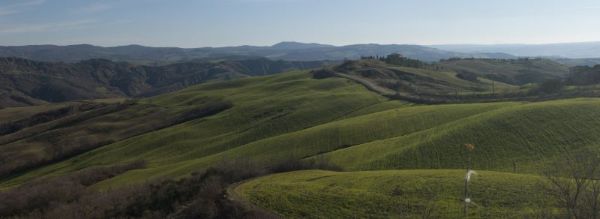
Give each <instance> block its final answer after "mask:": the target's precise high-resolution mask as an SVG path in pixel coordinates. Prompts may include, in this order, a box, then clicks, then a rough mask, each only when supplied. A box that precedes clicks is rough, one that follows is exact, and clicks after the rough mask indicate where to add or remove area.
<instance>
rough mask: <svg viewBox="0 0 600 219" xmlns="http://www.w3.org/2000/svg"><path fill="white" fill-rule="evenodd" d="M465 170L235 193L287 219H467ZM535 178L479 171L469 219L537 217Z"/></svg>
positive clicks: (278, 184) (301, 180) (281, 178)
mask: <svg viewBox="0 0 600 219" xmlns="http://www.w3.org/2000/svg"><path fill="white" fill-rule="evenodd" d="M463 177H464V170H394V171H366V172H331V171H297V172H289V173H282V174H276V175H270V176H266V177H261V178H258V179H254V180H251V181H249V182H246V183H244V184H242V185H240V186H238V187H236V188H235V190H234V192H236V193H237V194H239V195H240V196H242V197H245V198H246V199H247V200H249V201H250V202H251V203H253V204H255V205H257V206H260V207H263V208H266V209H270V210H273V211H275V212H277V213H279V214H281V215H283V216H284V217H286V218H463V212H462V210H463V208H462V202H461V197H462V195H463V194H462V192H463ZM539 182H540V179H539V178H538V177H536V176H532V175H521V174H511V173H501V172H489V171H478V174H477V175H475V176H474V178H473V179H472V181H471V186H470V189H471V197H472V201H473V202H474V203H475V204H474V205H473V206H471V208H470V214H469V216H470V218H523V217H525V216H534V217H535V216H536V215H538V214H539V211H538V210H534V209H536V208H538V207H539V206H540V205H543V204H544V203H545V202H547V201H548V200H545V199H544V198H545V197H543V196H542V193H541V192H540V191H539V188H538V186H537V183H539Z"/></svg>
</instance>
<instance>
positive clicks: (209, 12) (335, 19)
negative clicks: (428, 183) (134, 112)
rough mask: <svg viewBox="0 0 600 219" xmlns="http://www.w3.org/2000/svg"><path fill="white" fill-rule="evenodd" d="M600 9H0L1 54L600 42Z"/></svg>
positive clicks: (260, 5)
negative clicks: (19, 50)
mask: <svg viewBox="0 0 600 219" xmlns="http://www.w3.org/2000/svg"><path fill="white" fill-rule="evenodd" d="M599 27H600V1H599V0H104V1H100V0H99V1H91V0H90V1H87V0H0V45H25V44H59V45H65V44H80V43H89V44H95V45H104V46H112V45H125V44H142V45H150V46H179V47H202V46H225V45H271V44H274V43H276V42H280V41H301V42H319V43H328V44H335V45H344V44H355V43H382V44H391V43H397V44H449V43H486V44H494V43H552V42H576V41H600V28H599Z"/></svg>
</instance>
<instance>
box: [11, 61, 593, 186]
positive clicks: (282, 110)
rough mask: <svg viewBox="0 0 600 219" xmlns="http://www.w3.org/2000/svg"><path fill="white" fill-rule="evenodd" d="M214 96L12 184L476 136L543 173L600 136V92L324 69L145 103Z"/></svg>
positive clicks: (413, 151) (442, 163)
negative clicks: (427, 84) (354, 75)
mask: <svg viewBox="0 0 600 219" xmlns="http://www.w3.org/2000/svg"><path fill="white" fill-rule="evenodd" d="M207 98H209V99H219V100H223V101H228V102H231V103H232V108H231V109H228V110H226V111H223V112H221V113H218V114H216V115H213V116H210V117H206V118H200V119H196V120H192V121H189V122H185V123H182V124H178V125H174V126H171V127H167V128H164V129H160V130H157V131H152V132H148V133H145V134H142V135H138V136H135V137H131V138H127V139H123V140H119V141H116V142H115V143H112V144H109V145H106V146H102V147H100V148H98V149H95V150H93V151H90V152H86V153H83V154H81V155H78V156H75V157H73V158H70V159H67V160H64V161H61V162H57V163H54V164H51V165H46V166H44V167H42V168H37V169H33V170H31V171H27V172H25V173H23V174H20V175H17V176H13V177H11V178H5V179H3V180H2V184H1V185H2V186H9V185H15V184H19V183H22V182H25V181H28V180H31V179H34V178H37V177H40V176H47V175H53V174H62V173H67V172H71V171H74V170H79V169H83V168H88V167H91V166H99V165H100V166H101V165H109V164H114V163H121V162H132V161H136V160H146V161H147V162H148V166H147V167H146V168H145V169H140V170H134V171H129V172H126V173H125V174H123V175H120V176H117V177H115V178H112V179H110V180H108V181H105V182H103V183H102V184H101V185H104V186H110V185H120V184H123V183H135V182H140V181H144V180H147V179H148V178H160V177H183V176H186V175H187V174H189V173H191V172H194V171H198V170H202V169H204V168H206V167H208V166H211V165H214V164H218V163H219V162H222V161H224V160H233V159H240V158H241V159H252V160H254V161H256V162H259V163H261V164H264V165H270V164H274V163H277V162H282V161H286V160H290V159H292V160H293V159H308V160H310V159H320V158H327V159H329V160H331V162H333V163H334V164H337V165H339V166H341V167H342V168H343V169H346V170H376V169H395V168H408V169H414V168H427V169H430V168H462V167H464V164H463V162H462V161H464V156H465V155H464V151H463V150H462V145H463V144H465V143H474V144H476V145H477V149H476V151H475V152H474V157H473V160H474V163H475V164H474V165H475V166H476V168H479V169H487V170H512V169H513V168H514V167H515V166H516V168H517V169H518V171H519V172H536V171H539V168H538V167H537V165H538V164H539V163H540V162H545V161H547V160H552V159H553V158H555V157H556V156H559V155H560V154H561V152H562V150H566V149H569V150H577V149H579V148H584V147H592V148H594V147H595V146H596V145H598V144H600V138H599V137H598V135H597V134H596V133H598V132H599V130H597V127H600V119H598V118H600V115H599V112H600V110H599V109H600V100H598V99H569V100H560V101H547V102H538V103H525V102H521V103H518V102H514V103H512V102H502V103H477V104H445V105H431V106H413V105H410V104H406V103H403V102H399V101H390V100H388V99H386V98H383V97H381V96H379V95H377V94H375V93H373V92H369V91H368V90H366V89H365V88H364V87H363V86H361V85H359V84H356V83H354V82H352V81H350V80H347V79H343V78H336V77H334V78H326V79H313V78H311V76H310V74H307V73H306V72H295V73H287V74H281V75H276V76H268V77H259V78H248V79H243V80H234V81H228V82H219V83H210V84H204V85H199V86H194V87H192V88H188V89H185V90H182V91H179V92H174V93H170V94H166V95H162V96H158V97H154V98H148V99H143V100H141V101H140V102H139V103H138V104H142V105H143V104H147V105H152V106H156V107H162V108H164V109H168V110H171V111H172V110H177V109H179V111H181V109H186V108H189V107H193V106H201V105H202V104H203V103H205V102H206V100H207ZM117 115H118V114H117ZM548 118H551V119H548ZM92 121H93V120H92Z"/></svg>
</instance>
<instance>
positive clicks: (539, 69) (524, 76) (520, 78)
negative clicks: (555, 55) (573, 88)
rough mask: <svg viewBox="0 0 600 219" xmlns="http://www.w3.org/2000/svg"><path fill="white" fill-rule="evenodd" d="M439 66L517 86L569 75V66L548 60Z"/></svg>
mask: <svg viewBox="0 0 600 219" xmlns="http://www.w3.org/2000/svg"><path fill="white" fill-rule="evenodd" d="M439 65H440V66H442V67H444V68H446V69H450V70H453V71H456V72H471V73H475V74H477V75H479V76H483V77H485V76H486V75H497V76H499V77H501V78H504V79H505V80H507V81H511V82H512V83H513V84H518V85H520V84H526V83H530V82H542V81H544V80H547V79H551V78H559V77H564V76H566V75H567V74H568V73H569V66H567V65H562V64H560V63H558V62H555V61H552V60H550V59H528V60H525V59H518V60H495V59H461V60H450V61H444V62H441V63H439Z"/></svg>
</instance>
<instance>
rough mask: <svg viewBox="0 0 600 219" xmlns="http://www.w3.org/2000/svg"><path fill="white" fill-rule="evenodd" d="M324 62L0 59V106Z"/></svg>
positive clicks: (147, 89)
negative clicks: (157, 62)
mask: <svg viewBox="0 0 600 219" xmlns="http://www.w3.org/2000/svg"><path fill="white" fill-rule="evenodd" d="M324 64H326V62H319V61H314V62H288V61H273V60H269V59H266V58H246V59H239V60H238V59H236V60H221V61H188V62H181V63H175V64H169V65H163V66H144V65H136V64H131V63H127V62H113V61H109V60H104V59H92V60H86V61H81V62H77V63H63V62H58V63H53V62H39V61H32V60H27V59H20V58H0V108H3V107H10V106H28V105H38V104H42V103H46V102H64V101H73V100H82V99H97V98H114V97H140V96H154V95H158V94H162V93H167V92H172V91H176V90H179V89H182V88H185V87H188V86H191V85H194V84H200V83H204V82H208V81H215V80H229V79H235V78H244V77H250V76H260V75H270V74H276V73H281V72H284V71H291V70H296V69H310V68H316V67H320V66H322V65H324Z"/></svg>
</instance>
